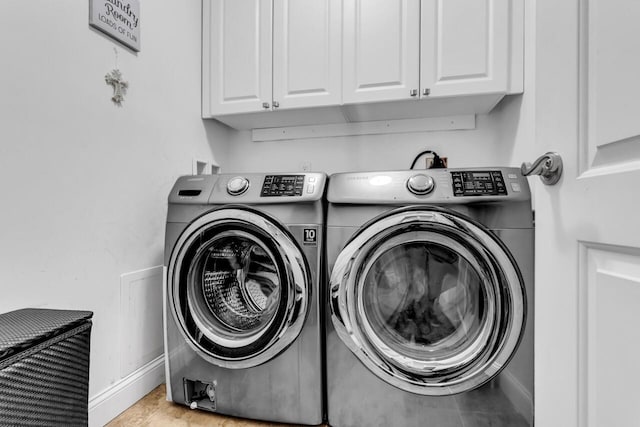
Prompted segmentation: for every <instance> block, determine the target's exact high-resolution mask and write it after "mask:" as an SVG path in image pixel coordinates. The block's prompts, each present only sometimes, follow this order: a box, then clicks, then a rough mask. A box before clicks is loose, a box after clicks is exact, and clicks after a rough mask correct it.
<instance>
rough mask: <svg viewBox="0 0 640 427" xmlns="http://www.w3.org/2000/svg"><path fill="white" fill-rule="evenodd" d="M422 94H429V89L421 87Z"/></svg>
mask: <svg viewBox="0 0 640 427" xmlns="http://www.w3.org/2000/svg"><path fill="white" fill-rule="evenodd" d="M422 94H423V95H424V96H429V94H431V89H422Z"/></svg>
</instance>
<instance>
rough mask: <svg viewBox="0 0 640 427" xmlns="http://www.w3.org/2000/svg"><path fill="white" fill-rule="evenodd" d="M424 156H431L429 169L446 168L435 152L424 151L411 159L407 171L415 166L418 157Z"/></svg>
mask: <svg viewBox="0 0 640 427" xmlns="http://www.w3.org/2000/svg"><path fill="white" fill-rule="evenodd" d="M425 154H433V166H431V169H443V168H446V167H447V166H446V165H445V164H444V161H443V160H442V159H441V158H440V156H438V153H436V152H435V151H431V150H425V151H423V152H421V153H419V154H418V155H417V156H416V157H415V158H414V159H413V162H412V163H411V167H410V168H409V169H413V168H414V167H415V166H416V162H417V161H418V159H419V158H420V157H422V156H424V155H425Z"/></svg>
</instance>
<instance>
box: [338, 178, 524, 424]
mask: <svg viewBox="0 0 640 427" xmlns="http://www.w3.org/2000/svg"><path fill="white" fill-rule="evenodd" d="M327 200H328V207H327V209H328V210H327V241H326V243H327V264H328V269H329V270H330V280H329V288H330V289H329V292H328V296H327V298H328V304H327V305H328V309H327V311H328V313H327V314H328V315H327V321H326V324H327V343H326V345H327V351H326V357H327V395H328V399H327V411H328V421H329V424H330V425H331V426H334V427H343V426H391V425H394V426H403V427H429V426H434V427H474V426H476V427H479V426H489V425H491V426H496V427H506V426H509V427H525V426H527V427H529V426H532V425H533V317H532V316H533V245H534V240H533V238H534V236H533V232H534V229H533V214H532V210H531V198H530V191H529V187H528V184H527V181H526V179H525V178H524V177H522V176H521V174H520V172H519V170H517V169H513V168H473V169H430V170H426V171H416V170H410V171H387V172H358V173H339V174H334V175H331V177H330V178H329V185H328V190H327Z"/></svg>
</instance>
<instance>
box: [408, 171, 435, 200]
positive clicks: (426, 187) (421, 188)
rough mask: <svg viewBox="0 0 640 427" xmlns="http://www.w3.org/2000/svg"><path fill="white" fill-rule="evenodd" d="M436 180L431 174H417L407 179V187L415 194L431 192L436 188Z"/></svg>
mask: <svg viewBox="0 0 640 427" xmlns="http://www.w3.org/2000/svg"><path fill="white" fill-rule="evenodd" d="M435 186H436V185H435V182H434V181H433V178H431V177H430V176H429V175H424V174H421V173H419V174H417V175H413V176H412V177H411V178H409V180H408V181H407V188H408V189H409V191H411V192H412V193H413V194H418V195H424V194H429V193H431V192H432V191H433V189H434V188H435Z"/></svg>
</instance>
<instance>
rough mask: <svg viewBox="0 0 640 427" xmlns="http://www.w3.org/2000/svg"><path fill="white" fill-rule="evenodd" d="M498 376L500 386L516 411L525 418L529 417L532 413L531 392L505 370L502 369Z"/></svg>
mask: <svg viewBox="0 0 640 427" xmlns="http://www.w3.org/2000/svg"><path fill="white" fill-rule="evenodd" d="M500 377H501V381H500V386H501V387H502V389H503V391H504V393H505V395H507V397H508V398H509V400H510V401H511V403H512V404H513V406H514V408H515V409H516V411H517V412H518V413H519V414H520V415H522V416H523V417H525V418H526V419H529V417H531V415H532V414H533V396H531V392H530V391H529V390H527V388H526V387H525V386H523V385H522V383H521V382H520V381H518V379H517V378H516V377H515V376H514V375H512V374H511V372H509V371H507V370H504V371H502V373H501V374H500Z"/></svg>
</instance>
